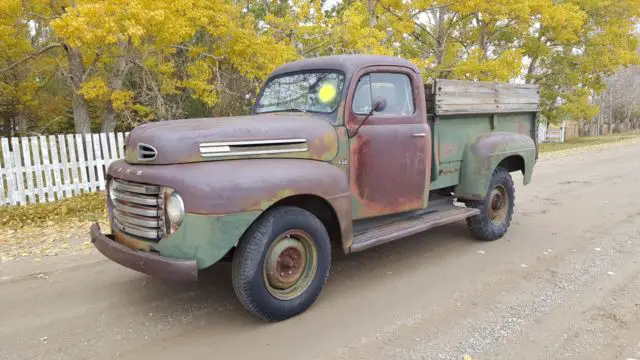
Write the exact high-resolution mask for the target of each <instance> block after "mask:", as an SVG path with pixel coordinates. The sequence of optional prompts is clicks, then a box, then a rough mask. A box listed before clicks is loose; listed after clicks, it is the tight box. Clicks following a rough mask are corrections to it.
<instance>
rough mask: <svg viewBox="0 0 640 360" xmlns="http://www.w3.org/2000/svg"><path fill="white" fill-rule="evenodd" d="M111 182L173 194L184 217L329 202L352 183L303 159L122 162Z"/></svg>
mask: <svg viewBox="0 0 640 360" xmlns="http://www.w3.org/2000/svg"><path fill="white" fill-rule="evenodd" d="M108 173H109V175H110V176H114V177H117V178H120V179H124V180H128V181H133V182H142V183H148V184H154V185H162V186H168V187H171V188H173V189H175V190H176V191H177V192H178V193H179V194H180V196H182V198H183V199H184V205H185V211H186V212H188V213H193V214H202V215H225V214H231V213H239V212H244V211H253V210H265V209H267V208H268V207H269V206H271V205H273V204H274V203H275V202H277V201H278V200H281V199H283V198H285V197H289V196H293V195H315V196H318V197H321V198H324V199H327V200H329V199H331V198H335V197H339V196H341V195H345V194H349V182H348V179H347V176H346V175H345V173H344V172H343V171H342V170H340V169H339V168H338V167H336V166H334V165H332V164H329V163H325V162H321V161H315V160H304V159H247V160H230V161H214V162H199V163H186V164H174V165H130V164H128V163H126V162H124V161H123V160H118V161H116V162H114V163H112V164H111V165H110V166H109V171H108Z"/></svg>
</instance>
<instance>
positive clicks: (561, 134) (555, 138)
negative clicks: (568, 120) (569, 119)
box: [538, 121, 565, 143]
mask: <svg viewBox="0 0 640 360" xmlns="http://www.w3.org/2000/svg"><path fill="white" fill-rule="evenodd" d="M564 140H565V125H564V121H563V122H562V126H561V127H560V129H559V130H548V129H547V127H546V125H542V124H541V125H540V126H538V142H560V143H563V142H564Z"/></svg>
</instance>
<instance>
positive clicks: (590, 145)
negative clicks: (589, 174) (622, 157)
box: [540, 133, 640, 159]
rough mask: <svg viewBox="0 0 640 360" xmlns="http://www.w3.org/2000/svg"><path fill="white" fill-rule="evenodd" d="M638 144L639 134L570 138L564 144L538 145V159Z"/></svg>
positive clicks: (639, 140) (639, 141)
mask: <svg viewBox="0 0 640 360" xmlns="http://www.w3.org/2000/svg"><path fill="white" fill-rule="evenodd" d="M638 143H640V133H626V134H616V135H608V136H593V137H578V138H571V139H568V140H567V141H566V142H564V143H542V144H540V158H541V159H544V158H549V157H556V156H562V155H568V154H575V153H580V152H583V151H589V150H597V149H606V148H609V147H612V146H619V145H631V144H638Z"/></svg>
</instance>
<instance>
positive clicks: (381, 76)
mask: <svg viewBox="0 0 640 360" xmlns="http://www.w3.org/2000/svg"><path fill="white" fill-rule="evenodd" d="M377 98H383V99H384V100H385V101H386V103H387V106H386V107H385V108H384V110H382V111H381V112H376V113H375V115H387V116H389V115H391V116H407V115H413V113H414V110H415V106H414V102H413V92H412V89H411V80H410V79H409V77H408V76H407V75H405V74H397V73H371V74H368V75H364V76H363V77H361V78H360V80H358V85H357V86H356V91H355V93H354V95H353V105H352V110H353V112H354V113H356V114H368V113H369V111H370V110H371V107H372V106H373V105H372V104H373V102H374V101H375V100H376V99H377Z"/></svg>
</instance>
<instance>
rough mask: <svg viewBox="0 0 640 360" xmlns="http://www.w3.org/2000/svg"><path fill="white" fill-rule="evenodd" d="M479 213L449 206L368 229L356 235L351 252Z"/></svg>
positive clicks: (475, 210) (471, 209)
mask: <svg viewBox="0 0 640 360" xmlns="http://www.w3.org/2000/svg"><path fill="white" fill-rule="evenodd" d="M479 213H480V210H478V209H474V208H467V207H461V206H456V205H448V206H446V207H440V208H439V209H438V210H437V211H433V212H427V213H424V214H422V215H420V216H417V217H411V218H409V219H404V220H398V221H395V222H391V223H384V224H381V225H380V226H373V227H368V229H366V231H363V232H362V233H359V234H356V235H355V237H354V239H353V245H351V252H358V251H363V250H367V249H369V248H372V247H375V246H378V245H382V244H385V243H388V242H391V241H394V240H398V239H401V238H404V237H407V236H411V235H414V234H418V233H421V232H423V231H426V230H429V229H431V228H434V227H437V226H442V225H446V224H450V223H453V222H456V221H460V220H464V219H466V218H468V217H471V216H474V215H478V214H479Z"/></svg>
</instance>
